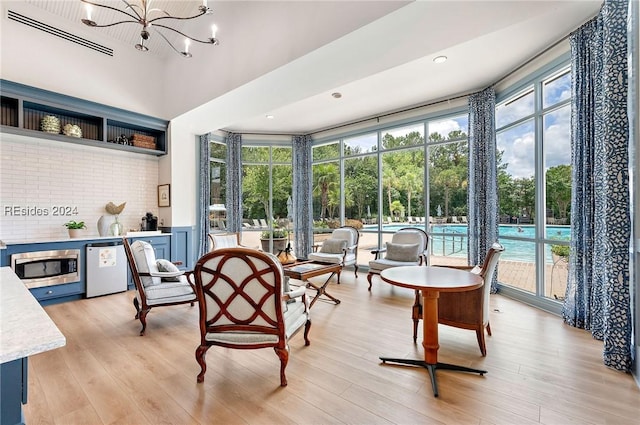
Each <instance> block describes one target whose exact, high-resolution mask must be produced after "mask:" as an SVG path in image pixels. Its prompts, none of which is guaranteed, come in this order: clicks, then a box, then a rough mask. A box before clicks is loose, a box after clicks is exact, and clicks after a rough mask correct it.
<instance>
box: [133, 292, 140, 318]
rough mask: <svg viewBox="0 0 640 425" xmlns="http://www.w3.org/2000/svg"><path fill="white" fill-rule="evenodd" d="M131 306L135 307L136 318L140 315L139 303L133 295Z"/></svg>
mask: <svg viewBox="0 0 640 425" xmlns="http://www.w3.org/2000/svg"><path fill="white" fill-rule="evenodd" d="M133 306H134V307H135V308H136V317H134V319H137V318H138V317H140V303H139V302H138V299H137V298H136V297H133Z"/></svg>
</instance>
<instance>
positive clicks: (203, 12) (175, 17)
mask: <svg viewBox="0 0 640 425" xmlns="http://www.w3.org/2000/svg"><path fill="white" fill-rule="evenodd" d="M153 10H154V11H155V10H157V11H160V12H162V13H165V14H166V15H167V16H158V17H156V18H153V19H149V22H150V23H151V22H155V21H158V20H160V19H177V20H180V21H187V20H189V19H195V18H199V17H201V16H202V15H206V14H207V12H206V11H204V10H201V11H200V13H198V14H197V15H193V16H184V17H181V16H172V15H170V14H169V12H167V11H166V10H162V9H153Z"/></svg>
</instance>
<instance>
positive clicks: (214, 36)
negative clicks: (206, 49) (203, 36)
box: [205, 0, 218, 38]
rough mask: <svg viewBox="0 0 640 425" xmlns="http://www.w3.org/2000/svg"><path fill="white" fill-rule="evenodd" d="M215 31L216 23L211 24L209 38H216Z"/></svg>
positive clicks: (216, 30)
mask: <svg viewBox="0 0 640 425" xmlns="http://www.w3.org/2000/svg"><path fill="white" fill-rule="evenodd" d="M205 1H206V0H205ZM217 32H218V26H217V25H216V24H213V25H211V38H216V33H217Z"/></svg>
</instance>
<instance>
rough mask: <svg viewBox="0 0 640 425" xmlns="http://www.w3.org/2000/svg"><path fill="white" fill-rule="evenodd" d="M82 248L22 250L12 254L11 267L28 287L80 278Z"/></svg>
mask: <svg viewBox="0 0 640 425" xmlns="http://www.w3.org/2000/svg"><path fill="white" fill-rule="evenodd" d="M79 261H80V250H79V249H65V250H54V251H35V252H22V253H18V254H13V255H11V268H12V269H13V271H14V272H15V274H16V275H17V276H18V277H19V278H20V280H22V282H23V283H24V284H25V286H26V287H27V288H40V287H43V286H52V285H60V284H64V283H72V282H78V281H79V280H80V268H79Z"/></svg>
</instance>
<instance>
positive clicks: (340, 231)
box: [307, 226, 360, 283]
mask: <svg viewBox="0 0 640 425" xmlns="http://www.w3.org/2000/svg"><path fill="white" fill-rule="evenodd" d="M359 238H360V234H359V233H358V229H356V228H355V227H351V226H342V227H339V228H337V229H335V230H334V231H333V232H331V237H329V238H328V239H326V240H324V241H323V242H322V245H321V246H320V249H319V250H318V251H317V252H312V253H310V254H309V255H308V256H307V257H308V258H309V260H311V261H318V262H320V263H331V264H340V265H342V267H346V266H354V268H355V274H356V277H358V240H359ZM341 272H342V270H341V271H340V272H338V283H340V273H341Z"/></svg>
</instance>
